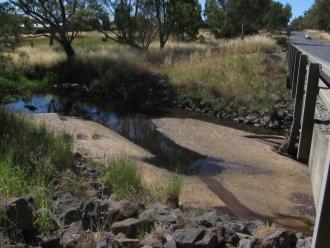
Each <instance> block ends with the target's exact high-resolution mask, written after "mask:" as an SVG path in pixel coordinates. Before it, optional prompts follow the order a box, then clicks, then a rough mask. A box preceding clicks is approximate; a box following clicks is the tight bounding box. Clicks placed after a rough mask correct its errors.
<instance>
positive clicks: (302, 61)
mask: <svg viewBox="0 0 330 248" xmlns="http://www.w3.org/2000/svg"><path fill="white" fill-rule="evenodd" d="M306 72H307V56H306V55H302V54H301V55H300V58H299V67H298V76H297V83H296V84H297V86H296V89H295V91H296V92H295V96H296V98H295V102H294V114H293V122H292V126H291V130H290V136H289V141H288V153H289V154H292V155H293V154H294V153H295V152H296V139H297V136H298V134H299V129H300V126H301V125H300V121H301V112H302V103H303V98H304V86H305V81H306Z"/></svg>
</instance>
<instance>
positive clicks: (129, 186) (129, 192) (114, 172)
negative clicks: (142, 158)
mask: <svg viewBox="0 0 330 248" xmlns="http://www.w3.org/2000/svg"><path fill="white" fill-rule="evenodd" d="M102 181H103V183H104V184H105V185H106V186H110V187H112V188H113V191H114V194H115V196H116V198H117V199H123V198H127V197H133V198H141V197H142V194H143V186H142V177H141V174H140V172H139V171H138V169H137V167H136V164H135V163H134V162H133V161H132V160H131V159H128V158H119V159H113V160H112V161H110V163H109V164H108V169H107V171H106V172H105V174H104V176H103V177H102Z"/></svg>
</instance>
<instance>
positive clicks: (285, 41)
mask: <svg viewBox="0 0 330 248" xmlns="http://www.w3.org/2000/svg"><path fill="white" fill-rule="evenodd" d="M276 44H277V45H278V46H280V47H282V48H286V47H287V46H288V38H287V37H285V36H280V37H277V38H276Z"/></svg>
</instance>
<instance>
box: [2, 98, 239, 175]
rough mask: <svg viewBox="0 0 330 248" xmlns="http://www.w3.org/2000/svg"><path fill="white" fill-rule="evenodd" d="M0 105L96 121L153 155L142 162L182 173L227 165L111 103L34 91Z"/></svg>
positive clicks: (211, 172)
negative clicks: (176, 140)
mask: <svg viewBox="0 0 330 248" xmlns="http://www.w3.org/2000/svg"><path fill="white" fill-rule="evenodd" d="M31 106H33V108H31ZM3 107H4V108H6V109H9V110H12V111H16V112H23V113H27V114H29V113H59V114H61V115H67V116H75V117H79V118H83V119H88V120H93V121H96V122H98V123H101V124H103V125H105V126H107V127H109V128H110V129H111V130H113V131H115V132H116V133H118V134H120V135H122V136H124V137H126V138H127V139H129V140H130V141H132V142H134V143H135V144H137V145H139V146H141V147H143V148H144V149H146V150H148V151H150V152H151V153H152V154H153V155H155V156H154V157H153V158H150V159H148V160H147V161H146V162H150V163H152V164H154V165H157V166H159V167H164V168H167V169H169V170H173V171H177V172H182V173H186V174H199V175H217V174H219V173H221V171H222V170H224V169H228V168H230V166H231V165H230V162H228V161H225V160H222V159H220V158H214V157H207V156H204V155H201V154H199V153H197V152H194V151H191V150H189V149H187V148H185V147H182V146H180V145H178V144H176V143H175V142H174V141H172V140H171V139H169V138H167V137H166V136H164V135H162V133H160V132H159V131H158V130H157V127H156V125H155V124H154V123H153V122H152V120H151V117H150V113H148V114H146V113H141V112H133V111H127V110H125V111H122V109H118V108H116V106H114V105H111V104H105V103H101V104H98V105H96V104H93V103H88V102H85V101H80V100H77V99H75V98H73V97H72V98H70V97H60V96H53V95H36V96H33V97H32V98H31V99H29V100H27V101H22V100H20V101H17V102H14V103H10V104H7V105H3ZM31 109H33V110H31ZM176 117H178V116H176ZM181 118H183V116H181ZM234 167H235V166H234Z"/></svg>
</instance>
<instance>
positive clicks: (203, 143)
mask: <svg viewBox="0 0 330 248" xmlns="http://www.w3.org/2000/svg"><path fill="white" fill-rule="evenodd" d="M35 119H36V120H37V121H38V122H39V123H46V125H47V126H49V127H50V128H51V129H52V130H59V131H64V132H68V133H70V134H72V135H73V136H74V138H75V139H74V149H75V151H78V152H81V153H83V154H85V155H87V156H88V157H90V158H92V159H101V160H106V159H108V158H111V157H113V156H118V155H123V154H125V155H129V156H132V157H134V158H135V159H137V160H138V166H139V167H140V169H141V171H142V174H143V176H144V179H145V182H146V184H147V185H148V186H149V187H153V186H154V185H155V184H157V182H158V181H159V178H164V176H166V175H169V173H171V172H169V171H168V170H166V169H160V168H158V167H156V166H154V165H152V164H150V163H145V162H142V160H145V159H150V158H152V157H153V156H154V155H153V154H152V153H151V152H149V151H146V150H145V149H143V148H141V147H139V146H137V145H136V144H134V143H132V142H130V141H129V140H127V139H126V138H124V137H122V136H121V135H119V134H117V133H115V132H113V131H111V130H110V129H108V128H106V127H104V126H102V125H100V124H98V123H96V122H92V121H86V120H81V119H78V118H74V117H60V116H58V115H57V114H38V115H35ZM153 123H154V124H155V125H156V126H157V129H158V131H159V132H161V133H162V134H163V135H165V136H166V137H168V138H169V139H171V140H172V141H174V142H175V143H177V144H178V145H180V146H182V147H184V148H187V149H189V150H191V151H194V152H196V153H198V154H201V155H204V156H205V157H206V158H205V159H202V160H201V161H196V162H194V164H193V168H192V170H195V171H194V173H192V174H190V175H185V176H184V182H183V183H184V186H183V190H182V193H181V195H180V201H181V202H182V203H183V205H184V206H185V207H192V208H206V209H210V208H215V209H217V210H219V211H220V212H226V213H230V214H232V215H235V216H237V217H240V218H258V219H262V220H265V221H268V222H277V223H281V224H284V225H286V226H289V227H290V226H292V228H293V229H295V230H300V231H305V230H307V228H309V225H310V224H311V223H312V221H313V218H314V212H313V206H312V202H313V201H310V200H309V199H311V197H312V192H311V184H310V175H309V171H308V168H307V167H306V166H305V165H303V164H301V163H298V162H296V161H294V160H292V159H290V158H287V157H284V156H281V155H279V154H277V153H276V152H274V151H273V150H272V149H273V146H272V145H273V144H278V143H280V142H279V139H278V137H275V138H274V139H269V137H268V139H267V140H266V141H263V140H262V139H260V138H258V137H256V136H255V135H252V134H251V133H248V132H244V131H240V130H236V129H232V128H228V127H224V126H220V125H216V124H212V123H208V122H204V121H198V120H193V119H179V118H158V119H153ZM95 134H97V139H96V138H95ZM93 137H94V138H93ZM264 138H266V137H264ZM297 195H298V196H301V197H300V198H302V199H308V200H300V201H297V200H295V196H297Z"/></svg>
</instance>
